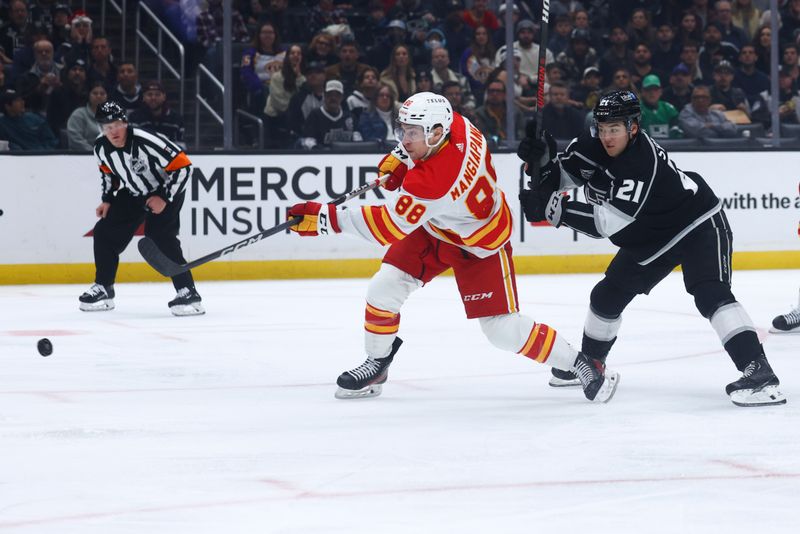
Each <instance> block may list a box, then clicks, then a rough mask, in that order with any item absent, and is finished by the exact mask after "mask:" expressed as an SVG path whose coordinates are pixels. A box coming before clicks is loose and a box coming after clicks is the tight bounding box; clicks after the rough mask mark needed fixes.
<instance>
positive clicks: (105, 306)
mask: <svg viewBox="0 0 800 534" xmlns="http://www.w3.org/2000/svg"><path fill="white" fill-rule="evenodd" d="M79 308H80V310H81V311H85V312H93V311H109V310H113V309H114V299H106V300H99V301H97V302H81V303H80V306H79Z"/></svg>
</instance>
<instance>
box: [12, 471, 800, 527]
mask: <svg viewBox="0 0 800 534" xmlns="http://www.w3.org/2000/svg"><path fill="white" fill-rule="evenodd" d="M796 478H800V473H785V474H753V475H719V476H713V475H708V476H667V477H653V478H619V479H599V480H541V481H533V482H519V483H512V484H469V485H463V486H431V487H419V488H396V489H385V490H381V489H377V490H376V489H366V490H360V491H340V492H314V491H303V490H299V491H298V490H291V489H290V488H291V484H290V483H288V482H283V481H272V482H274V483H275V485H276V486H277V487H281V486H285V487H281V489H290V491H298V493H297V494H296V495H291V496H287V497H260V498H252V499H238V500H226V501H211V502H197V503H185V504H175V505H170V506H151V507H141V508H131V509H129V510H117V511H109V512H94V513H84V514H73V515H63V516H54V517H42V518H39V519H22V520H17V521H3V522H0V529H11V528H17V527H28V526H33V525H43V524H49V523H62V522H69V521H80V520H84V519H99V518H110V517H117V516H122V515H131V514H151V513H160V512H169V511H174V510H195V509H208V508H225V507H230V506H241V505H243V504H257V503H268V502H278V501H296V500H301V499H302V500H307V499H342V498H350V497H359V498H364V497H373V496H376V495H381V496H386V495H408V494H426V493H446V492H456V491H476V490H482V491H495V490H509V489H525V488H543V487H575V486H601V485H610V484H652V483H659V482H667V483H669V482H713V481H719V480H760V479H796ZM261 481H262V482H267V483H270V479H262V480H261Z"/></svg>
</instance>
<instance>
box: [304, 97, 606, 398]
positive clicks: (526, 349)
mask: <svg viewBox="0 0 800 534" xmlns="http://www.w3.org/2000/svg"><path fill="white" fill-rule="evenodd" d="M398 123H399V128H398V129H397V135H398V140H400V144H399V145H398V146H397V147H396V148H395V150H394V151H392V153H391V154H389V155H387V156H386V157H385V158H384V159H383V160H382V161H381V163H380V165H379V169H380V171H381V173H382V175H384V176H385V181H384V187H386V188H387V189H389V190H390V191H395V193H393V194H390V195H388V198H387V200H386V202H385V204H381V205H371V206H361V207H358V208H355V209H348V208H346V207H341V206H334V205H332V204H320V203H317V202H304V203H300V204H296V205H294V206H293V207H292V208H291V209H290V210H289V217H297V216H302V217H303V219H302V221H301V222H300V223H298V224H297V225H295V226H293V227H292V230H293V231H295V232H297V233H298V234H300V235H301V236H318V235H326V234H332V233H340V232H342V233H346V234H351V235H354V236H358V237H361V238H363V239H366V240H367V241H370V242H373V243H376V244H379V245H382V246H387V245H388V246H389V249H388V251H387V252H386V255H385V256H384V258H383V263H382V265H381V268H380V270H379V271H378V272H377V273H376V274H375V275H374V276H373V277H372V279H371V281H370V284H369V288H368V290H367V299H366V310H365V322H364V328H365V348H366V353H367V360H366V361H365V362H364V363H363V364H361V365H360V366H358V367H356V368H355V369H352V370H350V371H346V372H344V373H342V374H341V376H339V379H338V380H337V385H338V386H339V389H338V390H337V392H336V397H337V398H343V399H348V398H359V397H370V396H377V395H379V394H380V393H381V390H382V384H383V383H384V382H386V379H387V376H388V370H389V366H390V365H391V363H392V360H393V359H394V357H395V355H396V354H397V351H398V349H399V348H400V345H401V344H402V341H401V340H400V338H399V337H397V333H398V331H399V329H400V309H401V307H402V305H403V303H404V302H405V300H406V299H407V298H408V297H409V295H410V294H411V293H412V292H413V291H415V290H416V289H418V288H420V287H422V286H423V285H425V284H426V283H427V282H430V281H431V280H432V279H433V278H435V277H436V276H438V275H439V274H441V273H442V272H444V271H445V270H446V269H448V268H451V267H452V268H453V271H454V274H455V278H456V283H457V285H458V289H459V292H460V293H461V298H462V301H463V303H464V308H465V311H466V314H467V317H468V318H470V319H478V320H479V322H480V325H481V329H482V330H483V332H484V334H485V335H486V337H487V338H488V339H489V341H490V342H491V343H492V344H493V345H495V346H496V347H498V348H501V349H504V350H508V351H512V352H516V353H519V354H522V355H523V356H526V357H528V358H531V359H533V360H535V361H537V362H540V363H544V364H546V365H549V366H552V367H555V368H558V369H561V370H570V371H572V372H575V374H576V375H578V377H579V378H580V380H581V385H582V387H583V391H584V394H585V396H586V398H588V399H589V400H593V401H597V402H607V401H609V400H610V399H611V397H612V396H613V394H614V392H615V390H616V387H617V382H618V378H619V376H618V374H617V373H615V372H612V371H609V370H606V369H605V366H604V365H603V364H602V363H601V362H599V361H594V360H591V359H590V358H587V357H586V356H585V355H584V354H583V353H580V352H578V351H577V350H575V349H574V348H572V346H570V345H569V343H567V342H566V341H565V340H564V339H562V337H561V336H559V335H558V334H557V333H556V331H555V329H553V328H551V327H550V326H548V325H546V324H542V323H537V322H535V321H534V320H533V319H531V318H530V317H527V316H525V315H521V314H520V313H519V303H518V299H517V289H516V281H515V277H514V262H513V259H512V250H511V243H510V239H511V232H512V229H513V222H512V218H511V210H510V209H509V207H508V203H507V202H506V198H505V195H504V194H503V191H502V190H501V189H500V188H499V187H498V185H497V177H496V175H495V170H494V167H493V166H492V161H491V155H490V154H489V151H488V150H487V146H486V139H485V138H484V137H483V135H482V134H481V132H480V131H478V129H477V128H476V127H475V126H473V125H472V124H471V123H470V122H469V121H468V120H467V119H465V118H464V117H462V116H461V115H459V114H457V113H453V111H452V109H451V107H450V104H449V103H448V101H447V99H445V98H444V97H442V96H439V95H436V94H433V93H428V92H424V93H418V94H415V95H413V96H411V97H410V98H409V99H408V100H406V101H405V102H404V103H403V106H402V108H401V109H400V111H399V116H398Z"/></svg>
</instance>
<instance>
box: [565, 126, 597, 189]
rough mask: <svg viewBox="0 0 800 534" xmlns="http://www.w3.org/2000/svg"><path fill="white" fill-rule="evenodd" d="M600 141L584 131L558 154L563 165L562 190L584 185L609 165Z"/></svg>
mask: <svg viewBox="0 0 800 534" xmlns="http://www.w3.org/2000/svg"><path fill="white" fill-rule="evenodd" d="M607 160H608V156H607V155H606V154H605V150H604V149H603V146H602V145H601V144H600V141H598V140H597V139H595V138H594V137H592V136H591V135H590V134H588V133H582V134H581V135H579V136H578V137H576V138H575V139H573V140H572V142H571V143H570V144H569V145H568V146H567V148H566V150H564V152H562V153H561V154H559V155H558V163H559V166H560V167H561V186H560V189H561V190H566V189H571V188H574V187H582V186H584V185H586V184H588V183H589V182H591V181H593V179H594V178H596V177H597V176H598V175H602V173H603V170H604V169H605V166H606V165H607V163H608V162H607Z"/></svg>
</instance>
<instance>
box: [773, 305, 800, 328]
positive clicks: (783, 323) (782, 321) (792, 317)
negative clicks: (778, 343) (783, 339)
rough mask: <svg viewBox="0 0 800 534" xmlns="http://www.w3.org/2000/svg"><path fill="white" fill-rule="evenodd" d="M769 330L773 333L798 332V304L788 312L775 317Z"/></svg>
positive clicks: (799, 314)
mask: <svg viewBox="0 0 800 534" xmlns="http://www.w3.org/2000/svg"><path fill="white" fill-rule="evenodd" d="M769 331H770V332H771V333H773V334H800V304H798V305H797V306H796V307H795V308H792V311H790V312H789V313H786V314H784V315H779V316H777V317H775V318H774V319H773V320H772V328H770V329H769Z"/></svg>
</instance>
